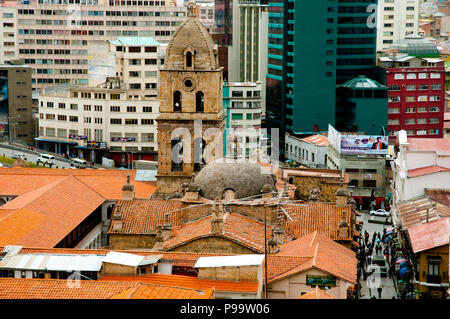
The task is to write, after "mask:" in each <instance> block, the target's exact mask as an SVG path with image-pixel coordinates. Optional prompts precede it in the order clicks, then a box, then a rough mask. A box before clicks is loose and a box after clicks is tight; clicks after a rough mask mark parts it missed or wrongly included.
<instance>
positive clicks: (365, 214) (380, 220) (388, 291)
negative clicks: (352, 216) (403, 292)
mask: <svg viewBox="0 0 450 319" xmlns="http://www.w3.org/2000/svg"><path fill="white" fill-rule="evenodd" d="M360 214H361V216H359V217H358V219H359V220H362V221H363V222H364V224H363V228H362V231H361V235H363V236H364V232H365V231H367V232H368V233H369V235H370V239H372V234H373V233H374V232H377V233H378V232H380V233H381V234H383V229H385V228H389V227H391V226H390V225H385V221H386V218H385V217H378V216H371V215H369V211H367V210H365V211H360ZM373 255H375V252H374V253H373ZM373 255H372V256H373ZM386 264H388V261H386ZM366 270H367V265H366ZM360 284H361V294H360V299H370V298H371V297H372V296H375V297H376V298H377V299H379V298H378V291H377V287H379V286H380V285H381V287H382V293H381V299H392V298H393V297H395V298H396V299H398V293H397V289H396V287H395V284H394V281H393V280H392V279H391V278H389V275H387V276H386V277H381V276H379V275H378V274H373V275H369V276H368V277H367V280H364V278H363V276H361V278H360Z"/></svg>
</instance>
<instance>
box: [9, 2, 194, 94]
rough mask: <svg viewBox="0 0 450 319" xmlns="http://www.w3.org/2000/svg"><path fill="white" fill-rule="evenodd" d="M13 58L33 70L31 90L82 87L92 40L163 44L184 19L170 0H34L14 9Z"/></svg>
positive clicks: (182, 13) (85, 78)
mask: <svg viewBox="0 0 450 319" xmlns="http://www.w3.org/2000/svg"><path fill="white" fill-rule="evenodd" d="M17 11H18V16H17V21H18V38H19V57H20V58H22V59H24V60H25V63H27V64H30V65H31V66H32V67H33V87H34V88H44V87H48V86H49V85H55V84H74V85H87V84H88V82H89V69H90V68H91V58H92V56H91V57H90V54H89V47H90V45H91V44H92V42H95V41H107V40H113V39H115V38H117V37H127V36H138V37H154V38H155V39H156V40H157V41H158V42H168V41H169V39H170V36H171V35H172V34H173V32H174V31H175V29H176V28H177V26H178V25H179V24H180V23H181V22H182V21H183V20H184V19H185V16H186V8H185V7H177V6H175V3H174V1H171V0H167V1H121V0H115V1H112V0H111V1H109V0H92V1H91V0H90V1H81V3H80V1H77V3H73V4H69V3H66V2H65V1H62V0H57V1H52V2H51V3H45V2H43V1H39V0H31V1H20V2H19V3H18V4H17Z"/></svg>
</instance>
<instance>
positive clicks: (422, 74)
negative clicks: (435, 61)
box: [419, 73, 428, 79]
mask: <svg viewBox="0 0 450 319" xmlns="http://www.w3.org/2000/svg"><path fill="white" fill-rule="evenodd" d="M419 79H428V76H427V74H426V73H419Z"/></svg>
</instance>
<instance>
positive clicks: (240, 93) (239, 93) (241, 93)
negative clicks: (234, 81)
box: [231, 91, 244, 97]
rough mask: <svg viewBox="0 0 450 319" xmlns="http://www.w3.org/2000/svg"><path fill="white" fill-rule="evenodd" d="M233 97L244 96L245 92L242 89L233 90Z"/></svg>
mask: <svg viewBox="0 0 450 319" xmlns="http://www.w3.org/2000/svg"><path fill="white" fill-rule="evenodd" d="M231 96H232V97H244V92H242V91H232V92H231Z"/></svg>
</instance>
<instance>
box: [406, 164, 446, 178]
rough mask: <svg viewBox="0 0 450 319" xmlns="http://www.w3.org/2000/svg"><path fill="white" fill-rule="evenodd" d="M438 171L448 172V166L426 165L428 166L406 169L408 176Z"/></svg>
mask: <svg viewBox="0 0 450 319" xmlns="http://www.w3.org/2000/svg"><path fill="white" fill-rule="evenodd" d="M439 172H450V168H446V167H442V166H428V167H421V168H416V169H410V170H409V171H408V177H416V176H423V175H428V174H434V173H439Z"/></svg>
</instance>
